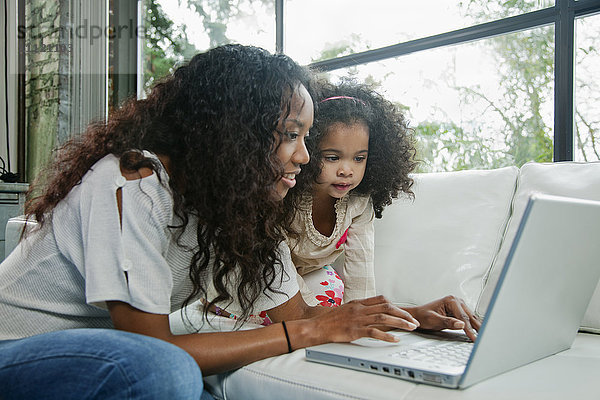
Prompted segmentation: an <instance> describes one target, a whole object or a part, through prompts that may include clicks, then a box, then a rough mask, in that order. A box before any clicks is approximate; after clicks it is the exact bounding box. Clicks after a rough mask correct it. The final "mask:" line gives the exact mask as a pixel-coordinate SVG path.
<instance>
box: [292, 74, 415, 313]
mask: <svg viewBox="0 0 600 400" xmlns="http://www.w3.org/2000/svg"><path fill="white" fill-rule="evenodd" d="M316 102H317V105H318V109H317V114H316V115H315V123H314V128H313V129H312V130H311V139H312V140H311V141H310V145H309V151H310V152H311V161H310V163H309V164H308V165H307V166H306V167H304V169H303V173H302V176H300V177H299V179H298V185H297V188H296V189H295V190H298V191H299V193H300V194H299V195H300V196H301V201H300V206H299V209H298V212H297V213H296V217H295V220H294V223H293V225H292V229H291V232H290V234H289V238H288V244H289V246H290V249H291V251H292V260H293V262H294V265H295V266H296V269H297V271H298V274H299V277H298V280H299V284H300V289H301V293H302V295H303V297H304V299H305V301H306V302H307V303H308V304H320V305H322V306H328V307H335V306H339V305H340V304H341V303H342V301H343V302H348V301H351V300H354V299H363V298H367V297H371V296H373V295H375V278H374V271H373V258H374V257H373V248H374V231H373V218H374V217H375V218H381V214H382V211H383V209H384V207H385V206H387V205H389V204H390V203H391V201H392V199H393V198H397V197H398V195H399V193H400V192H402V193H404V194H407V195H409V196H412V192H411V190H410V187H411V185H412V183H413V181H412V179H411V178H410V177H409V175H408V174H409V173H410V172H411V171H412V170H413V169H414V167H415V161H414V155H415V148H414V146H413V140H412V136H411V134H410V130H409V128H408V125H407V122H406V121H405V119H404V116H403V115H402V113H401V112H400V110H399V108H398V107H397V106H395V105H394V104H393V103H391V102H390V101H388V100H386V99H385V98H383V97H382V96H381V95H380V94H378V93H377V92H376V91H374V90H373V89H372V88H371V87H370V86H368V85H364V84H359V83H356V82H354V81H350V80H345V81H342V82H341V83H340V84H339V85H333V84H330V83H327V82H322V91H321V95H320V97H319V98H318V99H316ZM289 200H293V199H292V198H290V199H289ZM341 255H343V256H344V257H343V264H342V267H341V268H338V269H339V271H336V270H334V268H333V267H332V266H331V264H332V263H333V262H334V261H335V260H336V259H337V258H338V257H340V256H341ZM338 272H339V275H341V278H340V276H339V275H338Z"/></svg>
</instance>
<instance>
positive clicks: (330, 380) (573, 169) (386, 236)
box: [6, 162, 600, 400]
mask: <svg viewBox="0 0 600 400" xmlns="http://www.w3.org/2000/svg"><path fill="white" fill-rule="evenodd" d="M414 178H415V186H414V188H413V189H414V192H415V200H414V201H410V200H405V199H401V200H398V201H396V202H395V203H394V204H393V205H392V206H390V207H388V208H387V209H386V210H385V211H384V213H383V219H381V220H376V222H375V224H376V226H375V228H376V237H375V244H376V252H375V257H376V259H375V265H376V282H377V290H378V292H379V293H382V294H384V295H386V296H387V297H388V298H389V299H391V300H392V301H394V302H395V303H398V304H401V305H409V304H423V303H425V302H428V301H430V300H433V299H436V298H439V297H442V296H444V295H447V294H454V295H456V296H459V297H462V298H463V299H465V301H466V302H467V304H468V305H469V306H470V307H472V308H473V309H474V310H476V312H477V313H478V314H480V315H483V314H484V313H485V309H486V307H487V304H488V302H489V299H490V295H491V291H492V290H493V288H494V285H495V282H496V279H497V278H498V273H499V270H500V268H501V267H502V265H503V262H504V260H505V258H506V255H507V251H508V247H509V246H510V244H511V242H512V238H513V237H514V235H515V231H516V224H518V222H519V220H520V216H521V215H522V213H523V210H524V206H525V202H526V199H527V198H528V196H529V194H530V193H532V192H535V191H538V192H544V193H549V194H555V195H564V196H571V197H579V198H585V199H592V200H600V163H574V162H567V163H547V164H537V163H529V164H526V165H524V166H523V167H521V168H520V169H518V168H515V167H508V168H501V169H496V170H484V171H461V172H449V173H432V174H417V175H415V176H414ZM598 223H600V221H599V222H598ZM19 225H20V222H19V221H18V219H13V220H11V221H9V224H8V225H7V234H6V237H7V242H6V243H7V252H8V251H10V248H9V247H8V246H11V245H12V243H13V241H12V239H11V238H14V237H15V234H14V232H15V231H16V230H17V229H16V228H17V227H18V226H19ZM565 251H568V249H565ZM7 254H8V253H7ZM598 268H600V260H599V261H598ZM540 279H543V277H540ZM189 313H190V316H191V317H192V318H193V317H194V313H196V314H197V311H196V310H194V309H191V310H190V311H189ZM218 322H219V323H221V324H222V328H223V329H227V328H228V326H230V324H229V321H227V320H226V319H218ZM556 323H560V321H548V325H547V326H540V329H539V333H536V334H540V335H541V334H543V332H544V330H546V329H552V326H553V324H556ZM171 328H172V330H173V332H175V333H184V332H186V327H185V325H184V324H183V322H182V319H181V315H180V313H174V314H172V315H171ZM506 329H518V327H507V328H506ZM304 354H305V353H304V350H297V351H295V352H293V353H292V354H286V355H282V356H279V357H272V358H269V359H266V360H262V361H259V362H255V363H253V364H251V365H248V366H246V367H244V368H240V369H238V370H236V371H233V372H230V373H227V374H222V375H217V376H211V377H207V378H206V383H207V386H208V387H209V389H210V390H211V391H212V392H213V393H214V395H215V397H216V398H221V399H233V400H237V399H407V400H408V399H414V400H417V399H441V398H444V399H561V400H563V399H564V398H568V397H570V398H598V397H600V395H599V394H598V393H600V387H599V386H598V383H597V380H598V377H600V289H598V288H597V289H596V292H595V294H594V295H593V297H592V300H591V302H590V305H589V307H588V310H587V311H586V314H585V317H584V320H583V322H582V326H581V330H580V333H578V335H577V337H576V339H575V342H574V344H573V346H572V348H571V349H569V350H567V351H564V352H561V353H559V354H557V355H554V356H551V357H548V358H545V359H543V360H540V361H537V362H535V363H532V364H529V365H526V366H524V367H521V368H517V369H515V370H513V371H509V372H507V373H504V374H502V375H499V376H497V377H494V378H491V379H488V380H486V381H483V382H481V383H478V384H476V385H474V386H472V387H470V388H468V389H465V390H452V389H442V388H437V387H432V386H428V385H422V384H415V383H412V382H409V381H404V380H400V379H395V378H392V377H387V376H382V375H376V374H371V373H368V372H360V371H354V370H349V369H345V368H339V367H333V366H327V365H322V364H316V363H312V362H309V361H306V359H305V357H304Z"/></svg>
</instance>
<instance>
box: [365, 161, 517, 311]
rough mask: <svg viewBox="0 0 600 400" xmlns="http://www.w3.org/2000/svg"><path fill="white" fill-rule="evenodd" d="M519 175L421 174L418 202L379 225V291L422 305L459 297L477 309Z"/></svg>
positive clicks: (396, 208) (396, 207) (394, 210)
mask: <svg viewBox="0 0 600 400" xmlns="http://www.w3.org/2000/svg"><path fill="white" fill-rule="evenodd" d="M518 172H519V170H518V169H517V168H516V167H506V168H500V169H495V170H469V171H459V172H444V173H428V174H415V175H413V178H414V179H415V184H414V186H413V191H414V193H415V199H414V201H412V200H407V199H399V200H397V201H395V202H394V203H393V204H392V205H391V206H389V207H387V208H386V209H385V210H384V212H383V218H382V219H379V220H375V279H376V285H377V292H378V293H381V294H384V295H386V296H387V297H388V298H389V299H390V300H392V301H393V302H395V303H399V304H403V305H410V304H423V303H426V302H428V301H431V300H434V299H437V298H440V297H442V296H445V295H448V294H453V295H455V296H458V297H461V298H463V299H464V300H465V302H466V303H467V304H468V305H469V306H470V307H471V308H473V309H474V308H475V305H476V303H477V300H478V298H479V296H480V294H481V291H482V289H483V284H484V277H485V276H486V273H487V272H488V270H489V268H490V266H491V265H492V262H493V260H494V257H495V256H496V254H497V252H498V249H499V247H500V244H501V241H502V237H503V233H504V231H505V229H506V224H507V222H508V220H509V216H510V207H511V201H512V198H513V194H514V190H515V184H516V180H517V175H518Z"/></svg>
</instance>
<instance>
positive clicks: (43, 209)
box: [26, 45, 314, 319]
mask: <svg viewBox="0 0 600 400" xmlns="http://www.w3.org/2000/svg"><path fill="white" fill-rule="evenodd" d="M312 80H313V75H312V73H311V72H310V71H309V70H307V69H306V68H304V67H301V66H299V65H298V64H297V63H296V62H294V61H293V60H291V59H290V58H289V57H287V56H285V55H273V54H270V53H269V52H267V51H266V50H263V49H260V48H256V47H252V46H242V45H225V46H221V47H217V48H214V49H212V50H209V51H208V52H206V53H201V54H197V55H196V56H194V57H193V58H192V59H191V60H190V61H189V63H187V64H186V65H183V66H181V67H179V68H177V69H176V70H175V72H174V73H173V74H172V75H171V76H169V77H167V78H166V79H164V80H163V81H161V82H159V83H158V84H157V85H155V86H154V87H153V89H152V90H151V92H150V94H149V95H148V97H147V99H145V100H136V99H130V100H129V101H127V102H126V103H125V104H124V105H123V106H122V107H120V108H119V109H117V110H116V111H114V112H113V113H112V114H111V115H110V116H109V118H108V122H106V123H104V122H96V123H93V124H91V125H90V126H89V127H88V128H87V130H86V132H85V133H84V134H83V135H80V136H77V137H75V138H73V139H71V140H70V141H68V142H67V143H66V144H64V145H63V146H62V147H61V148H60V149H58V150H57V152H56V154H55V157H54V160H53V162H52V163H51V164H50V166H49V168H48V169H47V170H46V174H45V176H44V177H43V178H42V179H41V182H44V183H43V185H42V186H41V188H38V186H39V185H40V184H37V185H34V187H33V188H32V191H33V192H32V193H39V195H38V196H34V197H32V198H31V199H30V201H29V202H28V203H27V205H26V213H27V215H28V216H29V217H35V218H36V219H37V221H38V222H39V223H40V224H43V223H44V222H46V221H50V220H51V218H50V216H51V214H52V210H53V209H54V207H55V206H56V205H57V204H58V203H59V202H60V201H61V200H62V199H63V198H65V196H66V195H67V194H68V193H69V191H70V190H71V189H72V188H73V187H74V186H75V185H77V184H79V183H80V182H81V179H82V177H83V176H84V174H85V173H86V172H87V171H88V170H89V169H90V168H91V167H92V165H93V164H94V163H95V162H97V161H98V160H100V159H101V158H102V157H104V156H105V155H107V154H114V155H115V156H117V157H118V158H119V159H120V163H121V167H122V168H123V169H126V170H137V169H139V168H141V167H144V166H146V167H150V168H152V169H153V170H157V169H158V168H159V167H160V165H155V163H153V162H152V161H151V160H150V159H147V158H145V157H144V156H143V155H142V153H141V152H140V150H149V151H151V152H153V153H155V154H160V155H165V156H168V157H169V158H170V173H171V176H170V180H169V186H170V188H171V190H172V192H173V197H174V213H175V215H176V216H177V217H178V219H179V220H180V221H181V224H178V225H177V226H175V227H172V229H175V230H176V231H177V232H179V233H180V234H181V232H183V229H184V228H185V227H186V226H187V224H188V223H190V221H196V220H197V221H198V222H197V238H198V247H197V248H194V249H193V252H194V255H193V257H192V260H191V263H190V271H189V275H190V278H191V280H192V282H193V286H194V289H193V292H192V293H191V294H190V296H189V297H188V298H187V300H186V301H185V303H184V306H185V305H186V304H188V303H189V302H190V301H191V300H192V299H195V298H198V297H199V296H200V295H204V296H205V295H206V287H207V284H208V282H206V277H207V276H209V275H212V283H213V285H214V287H215V289H216V291H217V294H218V296H217V298H215V299H212V303H216V302H231V301H232V300H233V299H234V295H235V298H236V299H237V300H238V301H239V305H240V307H241V308H242V314H241V317H242V319H243V318H244V317H246V316H248V315H249V313H250V312H251V311H252V305H253V304H254V302H255V301H256V300H257V299H258V297H259V296H261V295H267V296H268V295H269V292H271V293H272V292H273V291H274V290H272V289H271V287H272V286H273V285H274V284H275V283H276V282H275V280H276V279H277V277H278V276H280V273H279V271H278V269H279V268H280V267H278V265H277V264H278V263H280V261H281V260H280V255H279V252H278V246H279V244H280V243H281V242H282V241H283V240H284V234H283V229H284V227H285V226H287V225H288V224H289V222H290V220H291V218H292V216H293V210H294V207H295V204H294V202H293V201H291V202H286V203H285V205H284V204H283V202H282V201H281V199H280V198H278V196H277V195H276V192H275V184H276V182H277V180H278V179H279V178H280V177H281V175H282V173H283V166H282V165H281V162H280V161H279V159H277V157H276V156H275V152H276V150H277V146H278V143H279V142H280V140H281V134H279V138H277V136H275V135H277V134H278V133H275V132H277V130H276V127H277V124H278V122H279V120H280V118H285V117H286V116H287V115H288V113H289V112H290V101H291V98H292V95H293V94H294V91H295V90H296V89H297V88H298V85H300V84H302V85H304V86H305V87H306V89H307V90H308V92H309V94H311V96H313V97H314V92H313V81H312ZM132 151H133V153H135V154H137V155H134V156H132ZM38 182H40V179H39V178H38ZM36 191H37V192H36ZM190 217H193V218H190ZM211 259H212V260H211ZM282 279H283V277H282ZM290 279H294V277H290ZM232 281H234V282H236V284H237V286H236V292H235V293H230V290H232V289H228V282H232ZM212 303H211V304H212ZM207 309H208V306H207V307H205V311H204V312H205V313H206V310H207Z"/></svg>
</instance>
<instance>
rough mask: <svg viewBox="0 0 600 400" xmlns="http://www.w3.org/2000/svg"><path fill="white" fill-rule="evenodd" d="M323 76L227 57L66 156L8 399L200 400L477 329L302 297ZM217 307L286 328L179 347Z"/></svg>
mask: <svg viewBox="0 0 600 400" xmlns="http://www.w3.org/2000/svg"><path fill="white" fill-rule="evenodd" d="M311 79H312V78H311V75H310V73H309V72H308V71H306V70H305V69H304V68H302V67H300V66H298V65H297V64H296V63H294V62H293V61H291V60H290V59H289V58H288V57H286V56H283V55H271V54H269V53H268V52H266V51H264V50H262V49H258V48H254V47H246V46H239V45H228V46H223V47H219V48H215V49H213V50H210V51H208V52H206V53H203V54H198V55H197V56H195V57H194V58H193V59H192V60H191V61H190V62H189V63H188V64H187V65H185V66H182V67H180V68H178V69H177V70H176V71H175V72H174V74H173V76H171V77H169V78H168V79H166V80H165V81H163V82H161V83H159V84H158V85H157V86H156V87H154V89H153V90H152V92H151V93H150V95H149V96H148V98H147V99H146V100H131V101H130V102H128V103H127V104H125V105H124V106H123V107H122V108H121V109H119V110H118V111H116V112H115V113H114V114H113V115H112V116H111V118H109V122H108V123H107V124H103V123H97V124H93V125H91V126H90V127H89V129H88V130H87V132H86V133H85V134H84V135H82V136H80V137H78V138H75V139H73V140H72V141H70V142H68V143H67V144H66V145H64V146H63V147H62V148H61V149H60V150H59V152H58V153H57V156H56V159H55V161H54V163H53V164H52V167H51V169H50V170H49V173H48V175H47V176H46V178H45V182H46V184H45V186H43V187H42V189H40V190H39V191H38V192H36V193H39V196H38V197H35V198H34V199H33V200H32V201H31V202H30V203H29V204H28V205H27V209H26V212H27V214H28V215H29V216H31V217H35V218H36V219H37V221H38V223H39V224H40V225H41V227H40V228H39V229H37V230H36V231H35V232H33V233H31V234H29V235H28V236H27V237H26V238H25V240H22V241H21V243H20V244H19V246H18V247H17V248H16V249H15V251H13V253H12V254H11V255H10V256H9V257H8V258H7V259H6V260H5V261H4V262H3V264H2V265H1V267H0V286H1V287H0V313H1V314H2V316H3V323H2V326H1V328H0V339H2V341H0V355H1V357H0V360H1V361H0V392H2V393H3V396H4V398H22V397H27V396H29V397H34V396H36V395H39V394H40V393H43V394H44V396H45V398H49V397H50V398H51V397H52V395H55V396H56V397H61V398H68V397H69V396H72V397H73V398H82V397H92V398H93V397H98V398H123V397H125V396H131V397H133V398H137V397H136V396H139V397H144V398H171V399H175V398H199V397H200V392H201V391H202V379H201V376H202V375H201V373H200V370H201V371H202V373H204V374H214V373H218V372H223V371H227V370H230V369H233V368H237V367H240V366H243V365H246V364H248V363H251V362H253V361H256V360H260V359H263V358H266V357H270V356H275V355H279V354H283V353H286V352H289V351H292V350H294V349H298V348H302V347H306V346H309V345H315V344H319V343H325V342H331V341H351V340H354V339H357V338H359V337H363V336H370V337H373V338H378V339H383V340H388V341H391V340H394V339H393V336H392V335H389V334H387V333H385V332H384V331H383V330H381V329H379V328H378V327H376V326H374V325H375V324H377V325H378V326H382V325H385V326H386V328H385V329H387V328H388V327H390V328H401V329H415V328H416V327H417V326H418V325H419V323H420V324H421V325H422V326H424V325H425V326H426V327H435V326H436V324H437V326H438V327H441V325H440V324H462V325H469V323H470V321H471V320H472V318H473V317H472V315H467V314H465V313H466V311H464V310H463V309H462V308H461V306H460V303H458V302H456V304H452V305H449V303H448V302H446V303H444V304H445V305H447V306H448V307H454V308H452V311H449V312H448V314H449V315H450V314H452V315H456V316H457V317H458V319H455V318H451V317H447V316H442V315H437V314H436V315H435V316H434V317H433V318H429V319H428V318H424V319H423V321H420V322H418V321H417V319H415V318H414V317H413V316H412V315H411V314H410V313H408V312H407V311H405V310H402V309H400V308H397V307H395V306H393V305H392V304H390V303H389V302H387V300H385V299H384V298H382V297H375V298H371V299H366V300H361V301H357V302H353V303H349V304H347V305H345V306H343V307H340V308H339V309H338V310H336V311H335V312H327V310H324V309H322V308H311V307H308V306H307V305H306V304H305V303H304V301H303V300H302V298H301V296H300V294H299V293H298V286H297V282H296V280H295V271H294V267H293V265H292V263H291V261H290V256H289V250H288V249H287V247H285V245H284V244H283V239H284V233H283V227H284V226H286V224H288V223H289V219H290V216H291V212H290V209H285V208H284V206H283V202H282V201H281V200H282V198H283V197H284V196H285V195H286V194H287V191H288V190H290V189H291V188H292V187H293V186H294V185H295V175H296V174H298V173H299V172H300V169H301V165H302V164H305V163H307V162H308V160H309V155H308V153H307V150H306V147H305V144H304V139H305V138H306V136H307V135H308V131H309V128H310V127H311V125H312V122H313V115H314V110H313V108H314V107H313V102H312V99H311V91H312V81H311ZM34 190H35V188H34ZM33 243H35V245H33ZM232 283H233V285H232ZM230 287H234V288H235V290H232V291H230V290H229V289H228V288H230ZM202 298H204V299H208V302H207V303H208V304H207V308H208V307H210V306H211V305H213V304H215V303H223V302H225V303H227V302H232V301H234V300H235V301H236V302H237V304H239V305H240V307H241V317H242V318H244V317H247V316H249V315H250V314H251V313H252V312H253V311H254V310H268V313H269V316H270V317H271V318H272V319H273V321H274V322H276V323H274V324H273V325H271V326H268V327H265V328H261V329H257V330H246V331H235V332H215V333H201V334H188V335H177V336H176V335H172V334H171V331H170V329H169V321H168V314H169V312H171V311H174V310H177V309H179V308H181V307H184V306H185V305H186V304H188V303H190V302H191V301H194V300H196V299H202ZM419 310H421V311H423V312H424V314H422V315H423V316H424V315H426V314H427V315H431V313H433V312H435V310H434V307H431V306H429V307H427V308H422V309H419ZM448 310H450V308H448ZM467 311H468V310H467ZM418 318H420V317H419V316H418ZM430 319H431V321H433V322H431V321H429V320H430ZM284 320H286V322H283V321H284ZM424 321H425V322H424ZM428 321H429V322H428ZM462 325H461V326H462ZM444 327H445V325H444ZM90 328H92V329H90ZM113 328H116V329H113ZM181 349H183V350H181ZM194 361H195V363H194ZM74 366H77V368H78V371H77V372H74V371H73V369H74ZM198 366H199V367H200V368H198ZM158 377H159V378H158ZM84 378H85V379H84ZM50 382H51V383H52V384H51V385H50V384H49V383H50ZM82 382H84V383H82ZM182 382H183V383H182Z"/></svg>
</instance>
